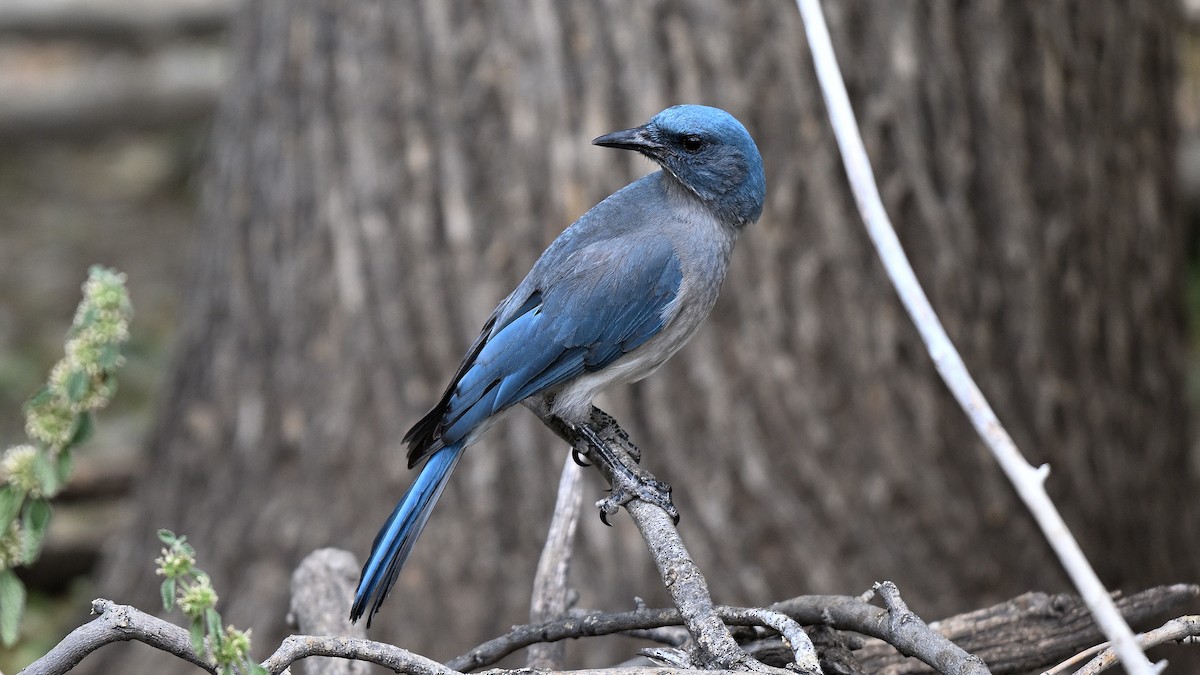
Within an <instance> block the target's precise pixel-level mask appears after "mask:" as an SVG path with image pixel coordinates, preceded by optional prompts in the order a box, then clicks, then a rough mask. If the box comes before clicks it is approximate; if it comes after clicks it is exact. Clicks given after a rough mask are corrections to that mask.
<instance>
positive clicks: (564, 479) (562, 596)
mask: <svg viewBox="0 0 1200 675" xmlns="http://www.w3.org/2000/svg"><path fill="white" fill-rule="evenodd" d="M563 459H564V461H563V470H562V475H561V476H560V477H559V479H558V498H557V499H556V500H555V503H554V516H553V517H552V518H551V520H550V529H549V531H548V532H547V533H546V545H545V546H544V547H543V548H542V557H541V558H540V559H538V566H537V573H536V574H535V575H534V578H533V598H532V600H531V602H530V608H529V620H530V622H531V623H544V622H546V621H552V620H554V619H557V618H559V617H561V616H563V615H564V613H565V612H566V611H567V607H568V606H569V605H570V597H569V595H570V588H569V587H568V586H567V573H568V572H569V570H570V566H571V550H572V547H573V546H574V543H575V530H576V526H577V525H578V524H579V514H580V513H581V512H582V509H581V506H582V504H583V470H582V468H581V467H580V466H579V465H578V464H576V463H575V462H574V461H573V460H572V459H571V457H570V456H569V455H568V456H566V457H564V458H563ZM565 647H566V645H565V643H562V642H556V643H551V644H545V643H539V644H535V645H531V646H530V647H529V654H528V658H527V659H526V662H525V665H526V666H528V667H529V668H533V669H540V670H554V669H557V668H561V667H562V662H563V657H564V656H565V654H566V648H565Z"/></svg>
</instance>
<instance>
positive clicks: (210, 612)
mask: <svg viewBox="0 0 1200 675" xmlns="http://www.w3.org/2000/svg"><path fill="white" fill-rule="evenodd" d="M204 619H205V621H206V622H207V623H208V634H209V635H211V636H212V641H213V651H214V652H215V651H217V650H218V649H220V648H221V642H222V641H223V638H224V633H223V632H222V631H221V615H220V614H218V613H217V610H215V609H213V608H212V607H209V608H208V609H206V610H204Z"/></svg>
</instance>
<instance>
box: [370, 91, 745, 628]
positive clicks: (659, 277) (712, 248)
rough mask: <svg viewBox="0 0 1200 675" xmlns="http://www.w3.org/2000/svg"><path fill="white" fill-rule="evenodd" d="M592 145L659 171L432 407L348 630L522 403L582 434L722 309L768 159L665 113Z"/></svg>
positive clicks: (553, 258)
mask: <svg viewBox="0 0 1200 675" xmlns="http://www.w3.org/2000/svg"><path fill="white" fill-rule="evenodd" d="M592 143H594V144H595V145H602V146H606V147H610V148H622V149H625V150H635V151H637V152H640V153H641V154H643V155H645V156H646V157H649V158H650V159H652V160H654V161H655V162H657V163H658V165H659V166H660V167H662V170H661V171H656V172H654V173H652V174H650V175H648V176H646V177H644V178H641V179H639V180H636V181H634V182H633V183H630V184H629V185H627V186H625V187H624V188H622V189H620V190H618V191H617V192H615V193H613V194H612V195H611V196H609V197H608V198H607V199H605V200H604V201H602V202H600V203H599V204H597V205H596V206H595V207H594V208H592V209H591V210H590V211H588V212H587V213H586V214H584V215H583V217H582V218H580V219H579V220H578V221H576V222H575V224H573V225H571V226H570V227H568V228H567V229H566V230H565V231H563V233H562V234H561V235H559V236H558V238H557V239H555V240H554V242H553V243H551V244H550V247H549V248H547V249H546V250H545V251H544V252H543V253H542V255H541V257H539V258H538V260H537V262H536V263H534V265H533V269H531V270H530V271H529V274H528V275H527V276H526V277H525V280H524V281H522V282H521V283H520V285H518V286H517V288H516V290H514V291H513V292H512V293H511V294H509V296H508V297H507V298H505V299H504V300H503V301H502V302H501V303H500V305H499V306H498V307H496V309H495V311H493V312H492V315H491V316H490V317H489V318H488V320H487V322H486V323H485V324H484V326H483V331H482V332H481V333H480V334H479V337H478V338H477V339H476V340H475V343H474V344H473V345H471V348H470V349H469V350H468V351H467V354H466V357H465V358H463V361H462V364H461V365H460V366H459V367H458V372H457V373H455V375H454V377H453V379H451V381H450V385H449V386H448V387H447V388H446V391H445V393H444V394H443V395H442V398H441V400H440V401H438V403H437V405H435V406H434V407H433V409H432V410H430V411H429V413H428V414H427V415H425V416H424V417H423V418H421V421H419V422H417V423H416V425H414V426H413V428H412V429H410V430H409V431H408V433H407V434H406V435H405V437H404V442H405V443H407V444H408V448H409V450H408V465H409V468H412V467H414V466H416V465H418V464H420V463H421V462H422V461H424V462H425V466H424V467H423V468H422V469H421V472H420V474H419V475H418V476H417V479H416V481H414V482H413V484H412V486H411V487H410V488H409V489H408V491H407V492H406V493H405V494H404V497H402V498H401V499H400V503H399V504H397V505H396V509H395V510H394V511H393V512H392V515H391V516H390V517H389V518H388V520H387V522H386V523H384V525H383V528H382V529H380V530H379V534H378V535H376V537H375V542H374V544H372V546H371V555H370V557H369V558H367V562H366V564H365V565H364V566H363V570H362V577H361V579H360V580H359V583H358V590H357V592H356V593H355V598H354V606H353V608H352V609H351V611H350V618H351V619H352V620H354V621H357V620H358V619H359V618H361V617H362V615H363V614H364V613H367V611H368V609H367V608H368V605H369V606H370V612H369V614H368V616H367V625H368V626H370V625H371V618H372V617H373V616H374V615H375V613H376V612H377V611H379V606H380V604H381V603H382V602H383V599H384V598H385V597H387V594H388V591H389V590H390V589H391V587H392V584H394V583H395V581H396V577H397V575H398V574H399V573H400V568H401V566H403V565H404V561H405V559H406V558H408V555H409V553H410V552H411V551H412V546H413V543H414V542H415V541H416V539H417V536H418V535H420V533H421V530H422V528H424V527H425V523H426V522H427V521H428V520H429V514H430V512H431V511H432V510H433V506H434V503H435V502H436V501H437V499H438V496H439V495H441V493H442V489H443V488H445V487H446V481H447V479H448V478H449V477H450V473H451V472H452V471H453V470H454V467H455V465H456V464H458V460H459V459H460V458H461V457H462V455H463V451H464V450H465V449H466V448H467V446H469V445H470V444H471V443H473V442H474V441H475V440H477V439H478V438H479V437H480V436H481V435H482V434H483V433H484V431H486V430H487V429H488V427H490V426H491V425H492V424H493V423H495V421H496V420H497V418H498V417H499V416H500V413H501V412H503V411H504V410H506V409H508V408H510V407H511V406H513V405H514V404H516V403H520V402H522V401H526V403H527V404H530V405H537V406H539V409H540V410H548V411H549V412H550V414H552V415H554V416H557V417H558V418H560V419H561V420H563V421H564V422H566V423H567V424H568V425H571V426H580V425H585V424H586V422H587V421H588V418H589V415H590V413H591V402H592V397H593V396H595V395H596V394H597V393H599V392H600V391H601V390H602V389H604V388H606V387H608V386H609V385H612V384H614V383H618V382H633V381H636V380H640V379H641V378H643V377H646V376H647V375H649V374H650V373H652V372H654V371H655V370H656V369H657V368H658V367H659V366H661V365H662V364H663V362H664V361H666V360H667V358H669V357H670V356H671V355H672V354H674V353H675V352H676V351H678V350H679V348H680V347H682V346H683V345H684V343H686V342H687V340H688V338H690V337H691V335H692V333H694V332H695V330H696V328H697V327H698V326H699V325H700V322H701V321H703V320H704V317H705V316H707V315H708V313H709V310H711V309H712V306H713V303H714V302H716V299H717V292H718V291H719V290H720V287H721V282H722V281H723V280H724V279H725V271H726V269H727V268H728V265H729V256H730V253H731V252H732V251H733V244H734V242H735V241H736V240H737V237H738V234H739V233H740V232H741V231H742V228H744V227H745V226H746V225H748V224H750V223H752V222H754V221H756V220H758V217H759V214H761V213H762V208H763V198H764V196H765V192H766V182H765V177H764V175H763V164H762V157H761V156H760V155H759V153H758V148H757V147H756V146H755V145H754V140H753V139H751V138H750V134H749V133H747V132H746V128H745V127H743V126H742V124H741V123H740V122H738V121H737V120H736V119H734V118H733V116H732V115H730V114H729V113H727V112H725V111H723V110H718V109H717V108H710V107H707V106H701V105H678V106H674V107H671V108H667V109H666V110H664V111H662V112H661V113H659V114H658V115H656V116H655V117H654V119H652V120H650V121H649V122H648V123H646V124H644V125H642V126H640V127H636V128H634V129H628V130H625V131H618V132H615V133H611V134H607V135H605V136H601V137H599V138H597V139H595V140H593V141H592Z"/></svg>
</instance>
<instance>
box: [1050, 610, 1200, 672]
mask: <svg viewBox="0 0 1200 675" xmlns="http://www.w3.org/2000/svg"><path fill="white" fill-rule="evenodd" d="M1198 635H1200V616H1196V615H1191V616H1181V617H1179V618H1178V619H1171V620H1170V621H1168V622H1166V623H1164V624H1163V625H1162V626H1160V627H1158V628H1155V629H1154V630H1151V631H1146V632H1145V633H1142V634H1141V635H1139V636H1137V641H1138V646H1140V647H1141V648H1142V649H1149V648H1150V647H1154V646H1156V645H1161V644H1164V643H1166V642H1180V641H1183V640H1187V639H1189V638H1195V637H1196V636H1198ZM1100 647H1102V648H1103V650H1102V651H1101V652H1100V653H1099V654H1097V655H1096V656H1095V658H1093V659H1092V660H1091V661H1088V662H1087V663H1085V664H1084V665H1083V667H1082V668H1080V669H1079V670H1077V671H1075V675H1096V674H1097V673H1101V672H1103V671H1105V670H1108V669H1109V668H1112V667H1113V666H1115V665H1117V653H1116V651H1114V650H1113V648H1112V646H1111V645H1100ZM1057 672H1062V671H1061V670H1059V667H1055V668H1051V669H1050V670H1048V671H1046V673H1044V674H1043V675H1050V674H1051V673H1057Z"/></svg>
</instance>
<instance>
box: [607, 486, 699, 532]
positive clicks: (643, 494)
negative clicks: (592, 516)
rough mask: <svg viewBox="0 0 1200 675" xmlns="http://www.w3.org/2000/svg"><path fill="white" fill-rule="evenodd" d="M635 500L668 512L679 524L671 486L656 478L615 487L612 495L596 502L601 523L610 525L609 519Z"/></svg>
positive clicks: (672, 519)
mask: <svg viewBox="0 0 1200 675" xmlns="http://www.w3.org/2000/svg"><path fill="white" fill-rule="evenodd" d="M635 499H639V500H641V501H643V502H646V503H647V504H653V505H655V506H657V507H658V508H660V509H662V510H663V511H666V512H667V515H668V516H670V517H671V521H672V522H673V523H674V524H676V525H678V524H679V509H677V508H675V504H674V502H672V501H671V486H670V485H669V484H668V483H664V482H662V481H660V480H657V479H655V478H649V479H644V480H643V479H637V480H634V481H631V482H630V484H629V485H621V486H619V487H614V488H613V490H612V493H611V494H610V495H608V496H607V497H605V498H604V499H601V500H600V501H598V502H596V507H597V508H599V509H600V522H602V523H604V524H605V525H609V522H608V517H609V516H611V515H613V514H614V513H616V512H617V511H620V510H621V507H622V506H624V505H626V504H628V503H629V502H631V501H633V500H635ZM610 527H611V525H610Z"/></svg>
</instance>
